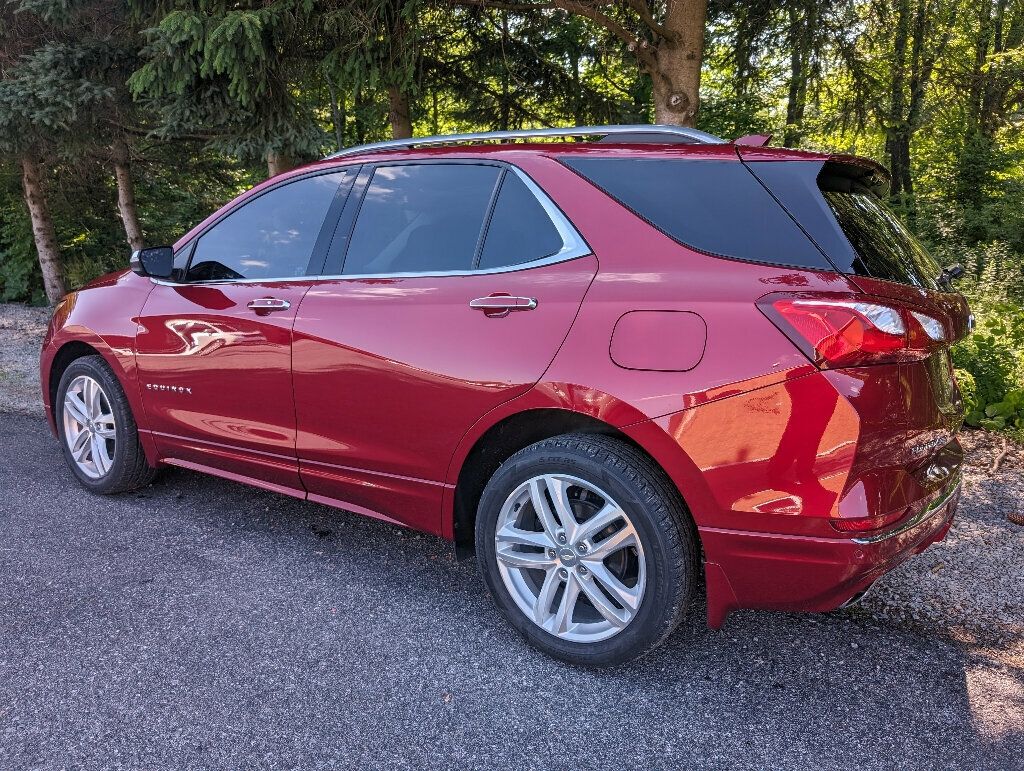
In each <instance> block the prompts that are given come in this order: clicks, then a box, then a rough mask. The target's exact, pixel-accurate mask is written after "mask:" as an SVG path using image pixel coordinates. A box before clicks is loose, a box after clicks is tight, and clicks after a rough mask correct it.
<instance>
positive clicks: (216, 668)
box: [0, 306, 1024, 769]
mask: <svg viewBox="0 0 1024 771" xmlns="http://www.w3.org/2000/svg"><path fill="white" fill-rule="evenodd" d="M44 320H45V314H44V313H41V312H37V311H33V310H27V309H21V308H12V307H10V306H7V307H5V306H0V411H4V414H0V424H2V425H3V426H4V431H3V432H2V433H0V450H2V451H3V452H4V457H5V458H6V459H7V460H6V461H5V463H3V464H0V491H2V497H0V527H2V528H3V533H4V535H3V539H2V540H0V768H5V769H6V768H23V767H45V768H51V767H68V766H74V767H89V768H110V767H145V768H152V767H160V766H189V767H192V766H197V767H208V766H225V765H229V766H259V767H281V766H302V767H314V766H323V765H339V764H344V765H360V766H369V767H394V766H411V767H423V766H431V767H474V768H475V767H490V766H499V767H508V766H517V767H525V768H535V767H536V768H541V767H544V768H563V767H564V768H573V769H576V768H580V767H583V768H589V767H599V766H611V765H615V766H621V767H625V768H632V767H640V766H645V765H646V766H654V767H680V766H683V765H700V766H723V765H730V766H735V767H744V768H753V767H765V766H775V767H780V768H790V767H802V768H847V767H851V766H859V767H863V768H891V767H894V766H899V767H936V768H938V767H950V766H953V767H964V768H1021V767H1024V763H1022V761H1021V759H1022V758H1024V528H1022V527H1020V526H1017V525H1013V524H1011V523H1010V522H1008V521H1007V520H1006V515H1007V514H1008V513H1011V512H1015V511H1020V510H1021V500H1022V494H1024V474H1022V468H1024V451H1022V449H1021V448H1020V447H1017V446H1013V445H1011V446H1009V447H1008V452H1007V454H1006V457H1005V458H1004V460H1003V461H1002V463H1001V466H1000V469H999V471H998V472H997V473H995V474H992V473H990V469H991V466H992V463H993V460H994V457H995V455H996V454H997V453H999V452H1001V451H1002V444H1001V440H999V439H995V438H992V437H988V436H986V435H983V434H977V433H971V434H965V441H966V443H967V445H968V447H969V451H970V457H971V464H972V465H971V466H970V467H969V468H968V470H967V479H966V485H965V494H964V497H963V501H962V504H961V514H960V516H959V517H958V519H957V521H956V523H955V525H954V528H953V530H952V531H951V533H950V536H949V537H948V538H947V540H946V541H945V542H943V543H942V544H939V545H936V546H935V547H933V548H931V549H929V550H928V551H927V552H925V553H924V554H922V555H920V556H919V557H918V558H917V559H915V560H913V561H912V562H911V563H909V564H908V565H906V566H905V567H904V568H902V569H901V570H899V571H897V572H895V573H893V574H891V575H890V576H888V577H886V578H885V579H883V581H881V582H880V583H879V585H878V586H877V588H876V591H875V592H874V594H873V595H872V596H870V597H869V598H868V599H867V600H866V601H865V603H864V604H863V605H862V606H860V607H858V608H853V609H850V610H847V611H843V612H837V613H832V614H826V615H787V614H774V613H759V612H753V611H744V612H740V613H736V614H734V615H733V616H731V617H730V619H729V621H728V622H727V623H726V625H725V627H724V629H723V630H722V631H720V632H712V631H710V630H708V629H707V628H706V627H705V626H704V625H703V624H702V623H701V618H700V617H701V614H702V613H703V608H702V607H695V608H694V609H693V614H692V615H691V618H690V620H689V621H688V622H686V623H685V624H684V626H683V627H682V628H681V629H680V630H679V632H677V633H676V634H675V635H674V636H673V637H672V638H671V639H670V640H669V642H668V644H667V645H666V646H665V647H664V648H662V649H660V650H659V651H658V652H656V653H655V654H654V655H652V656H650V657H648V658H646V659H644V660H642V661H641V662H639V663H637V664H635V665H632V666H630V667H627V668H623V669H620V670H615V671H612V672H604V673H593V672H588V671H583V670H579V669H574V668H572V667H568V666H566V665H562V664H559V663H557V662H554V661H551V660H549V659H546V658H543V657H541V656H540V655H538V654H536V653H534V652H533V651H532V650H531V649H529V648H527V647H526V646H525V645H524V644H523V643H521V642H520V641H519V640H518V638H516V637H514V636H513V635H512V634H510V632H509V630H508V629H507V627H506V626H505V625H504V624H503V623H502V622H501V620H500V619H499V618H498V616H497V613H496V612H495V611H494V610H493V609H492V607H491V606H490V604H489V601H488V600H487V598H486V597H485V596H484V595H483V590H482V587H481V584H480V582H479V581H478V579H477V577H476V575H475V572H474V568H473V566H472V565H471V564H470V563H454V562H453V561H452V560H451V556H450V548H449V547H447V546H446V545H445V544H444V543H443V542H441V541H438V540H436V539H433V538H429V537H426V536H420V535H417V534H415V533H412V532H409V531H405V530H401V529H399V528H394V527H390V526H387V525H384V524H382V523H379V522H374V521H371V520H367V519H364V518H360V517H357V516H354V515H349V514H345V513H342V512H335V511H332V510H329V509H326V508H323V507H320V506H316V505H312V504H305V503H302V502H298V501H294V500H291V499H288V498H283V497H279V496H275V495H272V494H270V493H265V492H262V491H258V490H254V489H250V488H246V487H242V486H239V485H234V484H231V483H229V482H224V481H221V480H216V479H211V478H206V477H203V476H200V475H197V474H190V473H186V472H183V471H177V470H174V471H169V472H167V473H165V474H164V475H162V476H161V477H160V479H158V481H157V482H156V483H155V484H154V485H153V486H152V487H150V488H147V489H146V490H145V491H141V492H139V493H136V494H131V495H126V496H120V497H115V498H98V497H94V496H90V495H88V494H86V493H85V492H84V491H82V490H81V489H80V488H79V487H78V486H77V485H76V484H75V483H74V481H73V479H72V477H71V475H70V473H69V472H67V471H66V470H65V469H64V467H63V464H62V463H61V462H60V459H59V456H58V452H57V448H56V444H55V440H53V439H52V438H51V437H50V435H49V433H48V431H47V429H46V427H45V423H44V421H43V420H42V419H41V418H40V417H38V415H39V408H38V406H37V404H38V402H37V399H38V397H37V390H36V389H37V387H36V384H35V377H36V375H35V356H36V353H37V350H38V339H39V336H40V335H41V333H42V324H43V322H44ZM15 412H20V413H23V414H21V415H16V414H14V413H15Z"/></svg>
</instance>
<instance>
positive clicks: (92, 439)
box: [54, 356, 156, 494]
mask: <svg viewBox="0 0 1024 771" xmlns="http://www.w3.org/2000/svg"><path fill="white" fill-rule="evenodd" d="M54 411H55V413H56V422H57V433H58V434H59V436H60V439H61V446H62V448H63V452H64V459H65V461H67V464H68V466H69V467H70V468H71V471H72V472H74V474H75V476H76V477H78V480H79V481H80V482H81V483H82V484H83V485H84V486H85V487H86V488H88V489H89V490H92V491H93V492H96V493H104V494H108V493H120V492H125V491H127V490H134V489H136V488H138V487H143V486H145V485H147V484H149V483H150V482H151V481H153V477H154V476H155V474H156V471H155V469H153V468H151V467H150V466H149V464H148V463H147V462H146V456H145V453H144V452H143V450H142V445H141V444H140V443H139V432H138V428H137V426H136V424H135V418H134V416H133V415H132V412H131V408H130V407H129V405H128V399H127V397H126V396H125V395H124V390H123V389H122V388H121V384H120V383H119V382H118V380H117V377H115V375H114V373H113V372H112V371H111V369H110V366H109V365H108V364H107V363H106V362H105V361H104V360H103V358H102V357H101V356H83V357H82V358H80V359H75V360H74V361H73V362H72V363H71V364H70V365H69V366H68V368H67V369H66V370H65V371H64V374H63V375H62V376H61V379H60V385H59V386H58V387H57V400H56V402H55V403H54Z"/></svg>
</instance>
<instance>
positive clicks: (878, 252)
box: [740, 149, 970, 503]
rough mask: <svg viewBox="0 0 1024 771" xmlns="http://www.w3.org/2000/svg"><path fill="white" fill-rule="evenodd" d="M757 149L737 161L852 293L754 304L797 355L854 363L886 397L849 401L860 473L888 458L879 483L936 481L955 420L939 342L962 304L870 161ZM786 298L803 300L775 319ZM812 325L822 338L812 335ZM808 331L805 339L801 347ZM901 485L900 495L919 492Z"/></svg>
mask: <svg viewBox="0 0 1024 771" xmlns="http://www.w3.org/2000/svg"><path fill="white" fill-rule="evenodd" d="M740 152H741V155H742V154H743V151H742V149H741V150H740ZM757 158H758V159H757V160H748V159H744V162H745V165H746V166H747V168H749V169H750V171H751V172H753V174H754V175H755V176H756V177H757V178H758V180H759V181H760V182H761V183H762V184H763V185H764V186H765V188H766V189H767V190H768V191H769V192H770V193H771V194H772V196H773V197H774V198H775V199H776V200H777V201H778V202H779V203H780V204H781V205H782V206H783V208H785V209H786V210H787V211H788V212H789V214H790V215H791V216H792V217H793V219H794V220H795V221H796V222H797V223H798V224H799V225H800V227H801V228H802V229H803V230H804V232H805V233H806V234H807V236H808V237H809V238H810V239H811V240H812V241H814V243H815V244H816V245H817V246H818V248H819V249H820V250H821V251H822V253H823V254H824V255H825V256H826V257H827V258H828V260H829V261H830V262H831V263H832V264H833V265H834V266H835V268H836V270H837V271H839V272H840V273H843V274H844V275H846V276H847V277H848V278H849V279H850V281H851V282H853V283H854V284H855V285H856V286H857V288H859V289H860V290H861V291H862V292H863V293H864V295H859V296H856V297H853V298H848V299H847V300H846V301H845V303H846V305H845V307H840V308H839V309H838V310H833V309H830V308H829V307H828V305H829V303H828V302H827V301H826V302H820V301H819V299H818V298H810V299H805V300H799V299H798V300H796V301H794V300H792V299H790V300H788V301H787V300H786V299H782V300H781V301H780V300H772V301H771V302H772V304H770V307H768V308H767V309H766V308H765V307H764V306H762V309H763V310H766V313H767V314H768V315H769V316H770V317H773V321H775V322H776V323H777V324H778V325H779V326H780V328H782V329H783V331H787V329H788V331H787V334H789V335H790V337H791V338H793V339H794V341H795V342H797V341H800V340H802V341H803V342H804V343H805V352H807V353H809V355H811V356H812V357H815V356H817V363H818V364H819V366H821V367H822V368H823V369H834V370H839V371H841V370H843V369H844V368H848V369H847V371H850V372H854V371H856V373H857V376H858V377H860V378H862V379H863V382H862V384H861V385H860V386H858V388H859V393H866V392H867V391H868V390H869V388H871V387H873V388H875V389H876V392H878V393H883V392H887V393H888V394H889V396H888V397H886V398H884V399H876V400H871V399H863V398H861V399H857V398H853V399H851V401H852V402H853V403H854V404H855V407H856V409H857V410H858V412H859V413H860V415H861V429H860V430H861V436H860V440H859V444H860V445H861V447H860V448H859V451H858V461H857V463H856V464H855V465H857V466H859V467H860V468H859V471H860V473H864V472H866V471H867V470H868V469H869V468H871V469H873V471H872V472H871V473H877V472H878V471H882V473H883V475H887V474H885V472H884V471H883V468H884V467H886V466H888V467H889V468H890V469H891V470H892V472H893V473H892V474H891V476H890V485H891V483H892V480H893V479H895V477H896V476H902V475H903V474H904V473H906V472H910V475H911V476H912V477H914V478H915V479H916V481H917V482H918V483H919V484H920V487H918V488H917V489H918V490H919V491H921V490H922V488H923V490H924V491H928V492H932V491H934V490H935V489H936V488H937V487H940V486H943V487H944V486H946V484H947V483H948V482H949V481H952V480H951V479H950V478H951V477H952V478H953V479H955V476H956V475H955V474H954V473H953V472H954V471H955V470H956V469H955V466H956V465H958V464H959V457H960V451H959V445H958V444H957V443H956V440H955V437H954V434H955V432H956V430H957V429H958V428H959V426H960V423H961V421H962V419H963V401H962V399H961V397H960V393H959V389H958V388H957V386H956V382H955V379H954V376H953V368H952V362H951V359H950V353H949V349H950V347H951V346H952V345H953V344H954V343H956V342H957V341H959V340H961V339H963V337H965V336H966V334H967V333H968V331H969V329H970V311H969V309H968V306H967V303H966V301H965V300H964V298H963V296H962V295H960V294H959V293H957V292H956V291H955V290H954V289H953V287H952V285H951V280H950V276H949V274H948V272H947V271H944V270H943V267H942V266H940V265H939V264H938V263H937V262H936V261H935V260H934V259H933V258H932V256H931V255H929V253H928V251H927V250H926V249H925V248H924V247H923V246H922V245H921V244H920V243H919V242H918V240H917V239H916V238H915V237H914V236H913V235H912V234H911V233H910V232H909V230H907V228H906V227H905V226H904V225H903V223H902V222H901V221H900V219H899V217H898V216H897V215H896V214H895V213H894V212H893V211H892V210H891V209H889V208H888V207H887V206H886V204H885V202H884V197H885V195H886V193H887V189H888V184H887V182H888V179H887V174H886V172H885V170H884V169H883V168H882V167H880V166H878V165H877V164H875V163H874V162H872V161H868V160H865V159H861V158H854V157H850V156H831V157H828V158H823V157H817V158H811V157H808V158H807V159H800V160H792V156H788V157H787V159H785V160H766V159H765V155H764V154H759V155H758V156H757ZM843 302H844V301H843V300H842V299H840V300H837V301H836V302H835V305H836V306H842V305H843ZM787 303H788V304H787ZM796 303H803V307H797V308H796V309H795V310H793V311H792V313H791V314H790V315H791V318H786V317H785V316H786V313H787V311H788V309H790V308H791V307H792V306H793V305H794V304H796ZM816 303H819V306H820V307H816V306H815V304H816ZM812 313H813V314H816V315H815V316H814V318H813V319H811V320H808V319H807V316H808V315H810V314H812ZM858 314H859V315H860V317H861V318H860V319H856V318H855V317H856V316H857V315H858ZM815 325H817V326H815ZM858 325H860V326H858ZM824 328H828V331H829V332H831V333H832V338H828V337H827V335H825V334H823V333H821V331H820V330H821V329H824ZM851 329H855V332H856V334H855V335H854V334H851V333H850V330H851ZM818 335H820V340H819V342H820V343H821V344H820V345H819V346H818V347H817V348H816V347H815V346H814V345H813V342H812V344H810V345H807V344H806V340H807V338H808V337H810V338H811V340H812V341H814V340H816V339H818V338H817V337H816V336H818ZM854 338H856V339H855V340H854ZM837 340H839V341H840V344H838V345H837V344H836V341H837ZM847 340H854V342H853V343H852V344H851V345H850V346H849V349H847V348H844V347H843V345H844V344H845V342H846V341H847ZM872 365H879V366H872ZM841 382H842V381H841V378H838V377H836V378H835V380H834V383H841ZM883 384H884V386H885V391H883V389H882V385H883ZM848 396H849V395H848ZM939 465H941V466H942V468H941V469H939V468H938V466H939ZM950 466H954V468H951V467H950ZM940 471H941V472H943V473H939V472H940ZM858 475H859V474H857V473H855V474H853V476H854V477H856V476H858ZM887 476H889V475H887ZM905 481H909V480H905ZM912 486H913V487H917V485H912ZM906 492H907V493H908V496H907V497H908V498H914V497H917V495H918V494H919V493H917V494H915V493H913V492H912V491H911V490H907V491H906ZM903 502H904V503H906V502H907V501H906V499H904V501H903ZM892 503H896V501H893V502H892Z"/></svg>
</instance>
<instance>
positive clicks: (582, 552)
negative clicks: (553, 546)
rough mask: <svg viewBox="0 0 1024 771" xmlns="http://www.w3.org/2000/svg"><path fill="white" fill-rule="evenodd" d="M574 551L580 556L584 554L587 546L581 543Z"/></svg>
mask: <svg viewBox="0 0 1024 771" xmlns="http://www.w3.org/2000/svg"><path fill="white" fill-rule="evenodd" d="M576 551H578V552H579V553H580V554H586V553H587V545H586V544H585V543H581V544H580V545H579V546H577V547H576Z"/></svg>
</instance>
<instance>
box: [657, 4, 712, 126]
mask: <svg viewBox="0 0 1024 771" xmlns="http://www.w3.org/2000/svg"><path fill="white" fill-rule="evenodd" d="M707 7H708V4H707V0H669V3H668V9H667V10H666V13H665V22H664V27H665V29H666V31H667V32H668V34H669V35H670V37H669V38H665V39H663V40H662V41H661V42H660V43H659V44H658V46H657V50H656V51H655V53H654V56H655V61H656V66H655V68H654V69H653V71H652V72H651V73H650V75H651V81H652V83H651V85H652V90H653V94H654V122H655V123H666V124H672V125H677V126H693V125H695V124H696V122H697V111H698V109H699V108H700V65H701V59H702V57H703V54H704V22H705V19H706V17H707Z"/></svg>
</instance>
